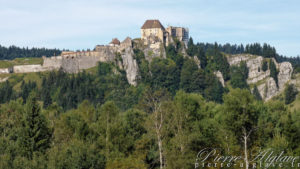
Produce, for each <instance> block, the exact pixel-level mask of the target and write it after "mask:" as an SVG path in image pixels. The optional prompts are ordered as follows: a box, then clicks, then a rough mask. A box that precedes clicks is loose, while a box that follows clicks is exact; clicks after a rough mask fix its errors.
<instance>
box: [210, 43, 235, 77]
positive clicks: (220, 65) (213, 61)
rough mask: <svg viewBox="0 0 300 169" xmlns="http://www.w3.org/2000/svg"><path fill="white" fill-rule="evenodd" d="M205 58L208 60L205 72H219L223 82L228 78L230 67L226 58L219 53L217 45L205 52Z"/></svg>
mask: <svg viewBox="0 0 300 169" xmlns="http://www.w3.org/2000/svg"><path fill="white" fill-rule="evenodd" d="M206 56H207V58H209V60H208V68H207V71H211V72H214V71H218V70H219V71H220V72H221V73H222V75H223V78H224V80H225V81H226V80H228V79H229V78H230V66H229V63H228V61H227V58H226V56H225V55H224V54H222V53H221V52H220V51H219V49H218V46H217V44H215V47H214V48H213V49H209V50H208V51H207V53H206Z"/></svg>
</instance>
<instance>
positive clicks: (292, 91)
mask: <svg viewBox="0 0 300 169" xmlns="http://www.w3.org/2000/svg"><path fill="white" fill-rule="evenodd" d="M297 94H298V91H297V89H296V87H295V86H294V85H293V84H289V85H287V87H286V89H285V91H284V97H285V104H290V103H292V102H293V101H294V100H295V98H296V96H297Z"/></svg>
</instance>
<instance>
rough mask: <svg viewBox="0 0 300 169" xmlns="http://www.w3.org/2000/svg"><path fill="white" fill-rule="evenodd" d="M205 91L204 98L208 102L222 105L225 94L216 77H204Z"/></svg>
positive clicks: (208, 75)
mask: <svg viewBox="0 0 300 169" xmlns="http://www.w3.org/2000/svg"><path fill="white" fill-rule="evenodd" d="M205 86H206V88H205V90H204V97H205V98H206V99H207V100H209V101H215V102H217V103H222V102H223V99H222V96H223V93H225V89H224V88H223V86H222V84H221V82H220V81H219V80H218V78H217V77H216V76H214V75H213V74H206V75H205Z"/></svg>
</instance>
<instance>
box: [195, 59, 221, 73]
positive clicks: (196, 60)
mask: <svg viewBox="0 0 300 169" xmlns="http://www.w3.org/2000/svg"><path fill="white" fill-rule="evenodd" d="M194 62H195V63H196V64H197V66H198V68H201V61H200V60H199V59H198V57H197V56H194ZM221 75H222V73H221ZM222 77H223V75H222Z"/></svg>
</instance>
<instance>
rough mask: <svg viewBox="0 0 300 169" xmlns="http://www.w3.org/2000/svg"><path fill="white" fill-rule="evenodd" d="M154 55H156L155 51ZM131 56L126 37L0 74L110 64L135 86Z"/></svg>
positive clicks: (74, 69) (135, 69)
mask: <svg viewBox="0 0 300 169" xmlns="http://www.w3.org/2000/svg"><path fill="white" fill-rule="evenodd" d="M154 54H155V55H157V53H155V51H154ZM133 55H134V53H133V45H132V40H131V38H129V37H127V38H126V39H125V40H124V41H123V42H121V43H120V44H118V45H97V46H96V47H95V49H94V50H93V51H82V52H63V53H62V54H61V56H53V57H50V58H46V57H43V64H42V65H17V66H13V67H12V70H11V71H10V68H5V69H0V74H8V73H29V72H42V71H49V70H57V69H60V68H62V69H63V70H64V71H65V72H68V73H78V72H80V71H81V70H84V69H89V68H92V67H95V66H97V64H98V62H112V63H115V64H117V65H118V66H119V67H120V68H121V69H124V70H125V71H126V76H127V80H128V83H130V84H131V85H136V79H137V76H138V65H137V62H136V60H135V59H134V57H133ZM118 57H120V59H121V61H120V60H119V58H118Z"/></svg>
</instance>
